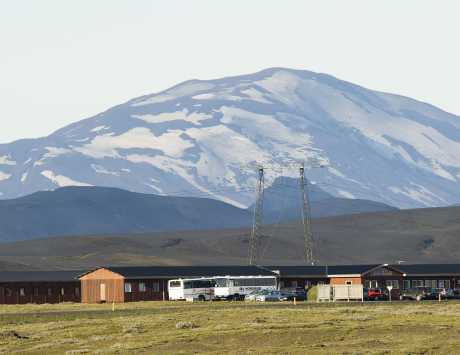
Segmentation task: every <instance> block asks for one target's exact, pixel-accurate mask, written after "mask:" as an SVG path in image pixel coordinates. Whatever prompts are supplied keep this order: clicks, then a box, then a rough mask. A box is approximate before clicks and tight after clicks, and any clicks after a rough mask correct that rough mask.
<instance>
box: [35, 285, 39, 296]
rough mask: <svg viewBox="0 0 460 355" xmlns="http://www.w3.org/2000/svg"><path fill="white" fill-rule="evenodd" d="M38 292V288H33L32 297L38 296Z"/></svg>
mask: <svg viewBox="0 0 460 355" xmlns="http://www.w3.org/2000/svg"><path fill="white" fill-rule="evenodd" d="M38 294H39V290H38V287H34V296H38Z"/></svg>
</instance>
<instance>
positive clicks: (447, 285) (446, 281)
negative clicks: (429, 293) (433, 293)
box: [444, 280, 450, 289]
mask: <svg viewBox="0 0 460 355" xmlns="http://www.w3.org/2000/svg"><path fill="white" fill-rule="evenodd" d="M444 287H445V288H447V289H450V280H444Z"/></svg>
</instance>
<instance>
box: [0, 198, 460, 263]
mask: <svg viewBox="0 0 460 355" xmlns="http://www.w3.org/2000/svg"><path fill="white" fill-rule="evenodd" d="M459 215H460V207H448V208H427V209H417V210H400V211H391V212H378V213H367V214H355V215H347V216H336V217H328V218H321V219H316V220H313V231H314V237H315V240H316V243H315V249H314V250H315V256H316V258H317V259H318V261H319V263H321V264H353V263H354V264H374V263H394V262H396V261H398V260H402V261H405V262H407V263H458V261H459V259H460V238H459V235H460V219H459V218H458V216H459ZM262 232H263V236H264V237H263V242H262V244H261V250H262V252H261V255H262V258H261V263H262V264H272V265H280V264H281V265H283V264H284V265H299V264H302V263H303V262H304V261H303V260H304V259H303V255H302V251H303V250H304V249H303V238H302V226H301V224H300V223H288V224H281V225H276V224H275V225H266V226H264V227H263V228H262ZM249 234H250V230H249V228H243V229H226V230H222V229H220V230H201V231H178V232H177V231H176V232H161V233H147V234H125V235H111V236H106V235H93V236H78V237H73V238H66V237H57V238H47V239H39V240H29V241H19V242H14V243H3V244H1V245H0V246H1V247H0V270H6V269H10V270H17V269H19V268H22V269H27V268H28V269H35V268H37V269H45V270H46V269H69V268H75V269H85V268H88V267H94V266H100V265H212V264H214V265H217V264H219V265H222V264H233V265H245V264H247V262H248V261H247V255H248V238H249Z"/></svg>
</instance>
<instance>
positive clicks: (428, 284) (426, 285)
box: [425, 280, 431, 288]
mask: <svg viewBox="0 0 460 355" xmlns="http://www.w3.org/2000/svg"><path fill="white" fill-rule="evenodd" d="M425 287H429V288H431V280H425Z"/></svg>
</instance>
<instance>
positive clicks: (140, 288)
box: [139, 282, 147, 292]
mask: <svg viewBox="0 0 460 355" xmlns="http://www.w3.org/2000/svg"><path fill="white" fill-rule="evenodd" d="M145 291H147V288H146V287H145V282H139V292H145Z"/></svg>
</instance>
